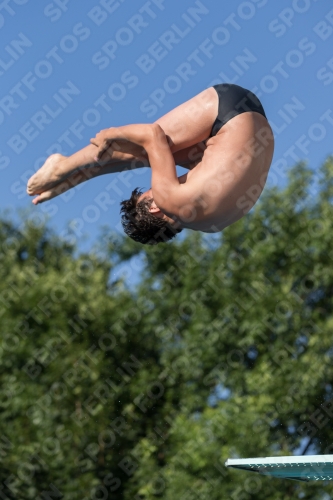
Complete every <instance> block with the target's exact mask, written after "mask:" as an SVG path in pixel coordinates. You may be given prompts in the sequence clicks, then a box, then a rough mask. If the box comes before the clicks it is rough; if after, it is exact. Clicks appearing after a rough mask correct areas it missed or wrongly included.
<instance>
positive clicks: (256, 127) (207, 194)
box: [179, 112, 274, 233]
mask: <svg viewBox="0 0 333 500" xmlns="http://www.w3.org/2000/svg"><path fill="white" fill-rule="evenodd" d="M205 146H206V147H205V149H204V151H203V152H202V158H201V159H199V160H197V161H196V162H195V163H193V164H192V165H191V170H190V171H189V172H188V173H187V174H185V175H183V176H182V177H180V179H179V180H180V182H182V183H186V182H190V183H191V184H192V186H194V188H195V193H196V196H195V201H194V205H193V206H191V207H190V206H188V207H186V206H184V209H183V213H182V226H184V227H187V228H189V229H192V230H196V231H203V232H208V233H213V232H216V231H221V230H222V229H224V228H225V227H227V226H229V225H230V224H232V223H234V222H236V221H237V220H239V219H240V218H241V217H243V216H244V215H245V214H246V213H248V212H249V210H250V209H251V208H252V207H253V205H254V204H255V203H256V201H257V200H258V198H259V196H260V194H261V192H262V190H263V188H264V185H265V182H266V178H267V175H268V171H269V167H270V165H271V161H272V157H273V151H274V139H273V134H272V130H271V128H270V126H269V124H268V122H267V120H266V118H265V117H263V116H262V115H260V114H258V113H253V112H249V113H243V114H241V115H238V116H236V117H235V118H233V119H232V120H230V121H229V122H228V123H227V124H226V125H224V127H222V129H221V130H220V131H219V132H218V133H217V135H216V136H214V137H211V138H209V139H208V140H206V141H205Z"/></svg>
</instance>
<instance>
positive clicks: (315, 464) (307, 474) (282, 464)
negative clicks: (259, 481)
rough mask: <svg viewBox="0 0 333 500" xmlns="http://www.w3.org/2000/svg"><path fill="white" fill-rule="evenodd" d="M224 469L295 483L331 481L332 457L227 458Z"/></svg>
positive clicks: (332, 478) (332, 479) (332, 472)
mask: <svg viewBox="0 0 333 500" xmlns="http://www.w3.org/2000/svg"><path fill="white" fill-rule="evenodd" d="M225 465H226V467H233V468H234V469H243V470H246V471H249V472H258V473H259V474H263V475H266V476H274V477H278V478H281V479H294V480H296V481H333V455H312V456H311V455H304V456H300V457H295V456H290V457H266V458H229V459H228V460H227V461H226V463H225Z"/></svg>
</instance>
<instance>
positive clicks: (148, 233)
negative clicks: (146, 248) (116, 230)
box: [120, 188, 181, 245]
mask: <svg viewBox="0 0 333 500" xmlns="http://www.w3.org/2000/svg"><path fill="white" fill-rule="evenodd" d="M141 194H142V191H141V190H140V189H139V188H135V189H134V191H132V195H131V197H130V199H129V200H125V201H122V202H121V203H120V205H121V209H120V213H121V214H122V217H121V223H122V225H123V228H124V231H125V233H126V234H127V235H128V236H129V237H130V238H132V239H133V240H134V241H138V242H139V243H143V244H146V245H157V243H165V242H166V241H169V240H171V239H172V238H174V237H175V236H176V234H178V233H180V231H181V229H176V228H174V227H173V226H171V225H170V224H169V223H168V222H167V221H166V220H164V219H160V218H158V217H156V216H155V215H153V214H151V213H150V212H149V207H150V205H151V203H152V201H153V200H152V198H150V199H147V198H146V199H144V200H142V201H140V202H139V203H138V198H139V197H140V196H141Z"/></svg>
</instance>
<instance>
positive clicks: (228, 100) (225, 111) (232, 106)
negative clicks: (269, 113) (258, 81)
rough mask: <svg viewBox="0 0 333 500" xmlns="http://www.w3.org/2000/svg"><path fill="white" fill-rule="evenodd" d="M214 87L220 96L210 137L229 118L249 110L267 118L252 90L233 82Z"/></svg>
mask: <svg viewBox="0 0 333 500" xmlns="http://www.w3.org/2000/svg"><path fill="white" fill-rule="evenodd" d="M213 88H214V89H215V90H216V92H217V95H218V96H219V108H218V114H217V118H216V120H215V122H214V125H213V127H212V131H211V133H210V137H212V136H213V135H216V134H217V132H218V131H219V130H220V129H221V128H222V127H223V125H225V124H226V123H227V122H228V121H229V120H231V119H232V118H234V117H235V116H238V115H241V114H242V113H246V112H247V111H255V112H256V113H260V114H261V115H262V116H264V117H265V118H266V115H265V111H264V108H263V107H262V104H261V102H260V101H259V99H258V97H257V96H256V95H254V94H253V93H252V92H251V91H250V90H247V89H244V88H243V87H240V86H239V85H234V84H231V83H221V84H220V85H214V87H213Z"/></svg>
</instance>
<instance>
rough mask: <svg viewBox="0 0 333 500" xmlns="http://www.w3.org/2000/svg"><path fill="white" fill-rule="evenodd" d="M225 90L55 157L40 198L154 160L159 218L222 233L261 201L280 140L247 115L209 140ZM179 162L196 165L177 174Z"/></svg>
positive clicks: (38, 177)
mask: <svg viewBox="0 0 333 500" xmlns="http://www.w3.org/2000/svg"><path fill="white" fill-rule="evenodd" d="M217 110H218V95H217V93H216V91H215V89H214V88H209V89H207V90H204V91H203V92H201V93H200V94H198V95H197V96H195V97H193V98H192V99H190V100H189V101H187V102H185V103H183V104H181V105H180V106H178V107H177V108H175V109H174V110H172V111H170V112H169V113H167V114H166V115H164V116H163V117H161V118H160V119H158V120H157V121H156V122H155V123H152V124H135V125H126V126H123V127H112V128H109V129H105V130H102V131H101V132H99V133H98V134H97V135H96V137H94V138H92V139H91V141H90V145H88V146H87V147H85V148H83V149H82V150H80V151H78V152H77V153H75V154H74V155H72V156H69V157H64V156H62V155H52V156H51V157H49V158H48V159H47V161H46V162H45V164H44V165H43V167H41V169H39V170H38V171H37V172H36V174H34V175H33V176H32V177H31V179H30V180H29V182H28V187H27V191H28V194H29V195H31V196H33V195H36V198H34V200H33V203H34V204H36V205H37V204H38V203H42V202H44V201H47V200H50V199H51V198H54V197H55V196H58V195H59V194H62V193H63V192H65V191H67V190H68V189H70V188H72V187H74V186H76V185H77V184H79V183H81V182H84V181H86V180H88V179H91V178H93V177H96V176H100V175H104V174H107V173H115V172H120V171H122V170H125V169H129V168H140V167H143V166H146V165H149V166H150V167H151V170H152V184H151V189H149V190H148V191H146V192H145V193H143V194H142V195H141V198H140V200H141V199H143V198H145V197H148V198H153V202H152V204H151V207H150V211H151V213H153V214H154V215H155V216H156V217H161V218H164V219H166V220H168V222H169V223H171V224H175V225H177V227H178V228H189V229H192V230H195V231H203V232H207V233H212V232H218V231H222V230H223V229H224V228H225V227H227V226H229V225H230V224H232V223H234V222H236V221H237V220H239V219H240V218H241V217H243V216H244V215H245V214H246V213H248V212H249V210H250V209H251V208H252V207H253V205H254V204H255V203H256V201H257V200H258V198H259V196H260V194H261V192H262V190H263V188H264V185H265V182H266V178H267V175H268V171H269V168H270V165H271V162H272V157H273V151H274V137H273V133H272V130H271V127H270V125H269V123H268V121H267V119H266V118H265V117H264V116H262V115H261V114H259V113H255V112H246V113H243V114H241V115H238V116H236V117H234V118H232V119H231V120H230V121H228V122H227V123H226V124H225V125H224V126H223V127H222V128H221V129H220V130H219V132H218V133H217V134H216V135H215V136H214V137H209V135H210V132H211V129H212V126H213V123H214V121H215V119H216V116H217ZM176 164H177V165H182V166H183V167H185V168H188V169H189V172H188V173H186V174H185V175H182V176H181V177H177V173H176Z"/></svg>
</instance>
